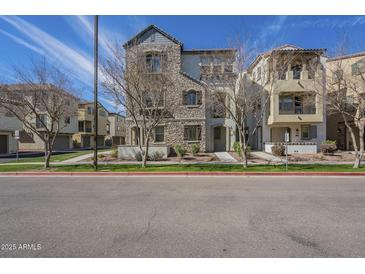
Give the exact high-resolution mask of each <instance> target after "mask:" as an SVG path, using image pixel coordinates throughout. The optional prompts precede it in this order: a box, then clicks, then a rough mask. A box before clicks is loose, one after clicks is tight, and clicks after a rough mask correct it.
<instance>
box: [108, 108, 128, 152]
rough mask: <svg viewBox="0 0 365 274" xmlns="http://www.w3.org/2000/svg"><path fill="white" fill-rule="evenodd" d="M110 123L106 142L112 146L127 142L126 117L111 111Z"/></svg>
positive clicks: (109, 115)
mask: <svg viewBox="0 0 365 274" xmlns="http://www.w3.org/2000/svg"><path fill="white" fill-rule="evenodd" d="M108 121H109V124H108V125H107V136H106V139H105V143H106V144H108V145H110V146H113V147H114V146H118V145H124V144H125V117H124V116H122V115H120V114H118V113H113V112H110V113H109V114H108Z"/></svg>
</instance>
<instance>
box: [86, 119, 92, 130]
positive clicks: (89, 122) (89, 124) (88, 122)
mask: <svg viewBox="0 0 365 274" xmlns="http://www.w3.org/2000/svg"><path fill="white" fill-rule="evenodd" d="M85 131H86V132H92V124H91V121H85Z"/></svg>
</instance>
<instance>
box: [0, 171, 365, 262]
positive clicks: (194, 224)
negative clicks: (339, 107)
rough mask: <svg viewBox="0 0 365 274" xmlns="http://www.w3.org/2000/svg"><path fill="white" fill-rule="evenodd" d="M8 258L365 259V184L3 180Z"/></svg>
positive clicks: (1, 229)
mask: <svg viewBox="0 0 365 274" xmlns="http://www.w3.org/2000/svg"><path fill="white" fill-rule="evenodd" d="M0 243H1V249H2V250H0V257H364V256H365V179H364V178H354V177H353V178H344V177H341V178H334V177H327V178H323V177H285V178H283V177H241V178H238V177H234V178H232V177H126V178H121V177H114V178H113V177H107V178H105V177H104V178H103V177H101V178H100V177H91V178H85V177H83V178H82V177H58V178H21V177H11V178H10V177H2V178H0Z"/></svg>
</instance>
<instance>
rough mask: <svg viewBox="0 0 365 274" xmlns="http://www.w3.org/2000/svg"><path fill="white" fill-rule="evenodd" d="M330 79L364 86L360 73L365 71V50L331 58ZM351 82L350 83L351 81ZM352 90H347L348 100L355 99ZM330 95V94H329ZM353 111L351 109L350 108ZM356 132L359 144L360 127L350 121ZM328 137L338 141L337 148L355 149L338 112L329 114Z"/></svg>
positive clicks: (328, 62) (329, 66) (329, 62)
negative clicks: (339, 79)
mask: <svg viewBox="0 0 365 274" xmlns="http://www.w3.org/2000/svg"><path fill="white" fill-rule="evenodd" d="M326 66H327V73H328V74H329V75H328V78H329V81H332V82H333V84H335V85H336V82H338V81H337V78H338V77H343V79H346V80H349V81H350V82H351V83H354V84H355V83H356V81H359V82H358V86H359V87H361V86H362V87H363V86H364V84H365V82H364V80H359V77H361V76H360V74H363V75H364V73H365V52H361V53H356V54H351V55H344V56H338V57H334V58H329V59H328V60H327V63H326ZM349 84H350V83H349ZM350 92H351V91H347V92H346V95H347V100H353V97H352V94H351V93H350ZM328 96H330V94H328ZM348 111H351V110H348ZM349 122H350V125H351V126H352V129H353V131H354V133H355V137H356V142H357V145H358V146H359V134H358V132H359V129H358V128H357V127H356V126H355V125H354V121H353V120H352V121H349ZM327 139H329V140H334V141H336V144H337V148H338V149H341V150H353V149H354V147H353V142H352V138H351V136H350V133H349V130H348V129H347V127H346V125H345V123H344V120H343V118H342V116H341V115H340V114H338V113H328V114H327Z"/></svg>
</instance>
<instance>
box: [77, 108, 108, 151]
mask: <svg viewBox="0 0 365 274" xmlns="http://www.w3.org/2000/svg"><path fill="white" fill-rule="evenodd" d="M108 124H109V122H108V111H107V109H106V108H105V107H104V106H103V105H102V104H100V103H99V104H98V136H97V144H98V146H104V145H105V136H106V135H107V129H108V126H107V125H108ZM73 143H74V146H75V147H78V148H90V147H93V146H94V103H93V102H84V103H80V104H79V105H78V132H76V133H75V134H74V135H73Z"/></svg>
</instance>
